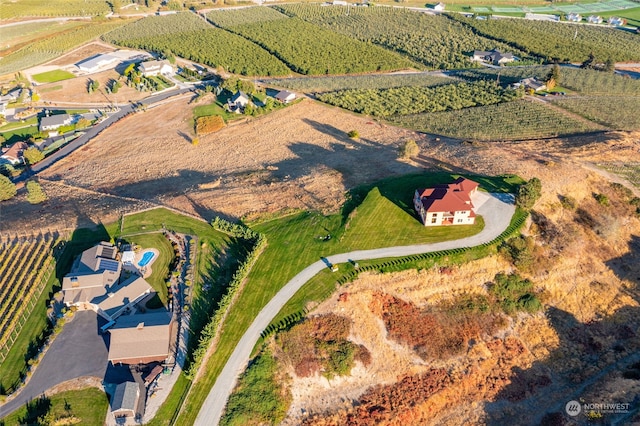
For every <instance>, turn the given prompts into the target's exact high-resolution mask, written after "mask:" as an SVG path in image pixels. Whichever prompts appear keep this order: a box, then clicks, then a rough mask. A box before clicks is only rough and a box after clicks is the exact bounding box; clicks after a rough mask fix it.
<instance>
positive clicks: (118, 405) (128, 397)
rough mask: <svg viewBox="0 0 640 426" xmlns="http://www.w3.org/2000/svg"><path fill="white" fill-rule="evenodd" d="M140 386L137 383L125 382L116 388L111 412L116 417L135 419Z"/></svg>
mask: <svg viewBox="0 0 640 426" xmlns="http://www.w3.org/2000/svg"><path fill="white" fill-rule="evenodd" d="M139 398H140V386H139V385H138V384H137V383H135V382H124V383H120V384H119V385H118V386H116V390H115V392H114V393H113V397H112V398H111V412H112V413H113V416H114V417H135V416H136V408H137V406H138V399H139Z"/></svg>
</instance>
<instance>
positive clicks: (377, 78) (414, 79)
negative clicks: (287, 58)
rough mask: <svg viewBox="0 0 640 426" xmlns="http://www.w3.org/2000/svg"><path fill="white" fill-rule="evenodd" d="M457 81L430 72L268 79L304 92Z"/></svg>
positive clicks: (427, 84)
mask: <svg viewBox="0 0 640 426" xmlns="http://www.w3.org/2000/svg"><path fill="white" fill-rule="evenodd" d="M453 82H455V80H452V79H450V78H448V77H442V76H434V75H429V74H422V73H419V74H418V73H416V74H394V75H348V76H335V77H294V78H281V79H272V80H268V83H269V84H273V85H275V86H281V87H285V88H287V89H291V90H298V91H302V92H316V93H318V92H331V91H334V90H346V89H390V88H392V87H435V86H442V85H444V84H451V83H453Z"/></svg>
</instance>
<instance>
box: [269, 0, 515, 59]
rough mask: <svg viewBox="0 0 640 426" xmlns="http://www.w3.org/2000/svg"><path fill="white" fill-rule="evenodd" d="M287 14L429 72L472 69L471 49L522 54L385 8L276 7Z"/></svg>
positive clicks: (438, 19)
mask: <svg viewBox="0 0 640 426" xmlns="http://www.w3.org/2000/svg"><path fill="white" fill-rule="evenodd" d="M275 8H276V9H278V10H280V11H282V12H283V13H285V14H287V15H290V16H297V17H299V18H301V19H304V20H305V21H307V22H311V23H313V24H317V25H320V26H322V27H325V28H328V29H331V30H333V31H336V32H338V33H341V34H345V35H348V36H351V37H354V38H357V39H358V40H361V41H364V42H366V43H373V44H376V45H379V46H383V47H385V48H387V49H390V50H393V51H396V52H399V53H401V54H403V55H405V56H407V57H409V58H410V59H412V60H413V61H416V62H419V63H421V64H423V65H424V66H426V67H428V68H433V69H451V68H469V67H473V66H476V65H475V64H474V63H472V62H470V61H469V57H468V56H467V55H468V54H470V53H471V52H473V51H474V50H480V49H493V48H499V49H501V50H503V51H512V52H513V53H514V54H516V55H517V56H520V57H524V56H526V55H524V54H523V52H520V51H519V50H516V49H514V48H513V47H511V46H509V45H506V44H504V43H500V42H497V41H494V40H489V39H488V38H485V37H482V36H479V35H476V34H474V32H473V31H472V29H471V28H469V27H465V26H464V25H462V24H460V23H458V22H455V21H452V20H451V19H448V18H447V17H445V16H432V15H427V14H424V13H415V12H412V11H407V10H404V9H392V8H387V7H350V8H349V9H347V8H344V7H322V6H320V5H305V4H290V5H282V6H276V7H275Z"/></svg>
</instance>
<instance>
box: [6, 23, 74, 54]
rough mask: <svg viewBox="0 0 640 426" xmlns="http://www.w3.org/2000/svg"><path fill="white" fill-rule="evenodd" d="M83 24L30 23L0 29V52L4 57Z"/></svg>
mask: <svg viewBox="0 0 640 426" xmlns="http://www.w3.org/2000/svg"><path fill="white" fill-rule="evenodd" d="M83 24H86V23H83V22H80V21H68V22H32V23H26V24H21V25H13V26H10V27H0V40H2V46H0V52H1V53H2V56H6V55H8V54H9V53H11V52H13V51H14V50H17V49H19V48H20V47H22V46H24V44H26V43H32V42H34V41H35V40H37V39H38V38H41V37H48V36H52V35H54V34H56V33H58V32H63V31H66V30H69V29H71V28H74V27H77V26H82V25H83Z"/></svg>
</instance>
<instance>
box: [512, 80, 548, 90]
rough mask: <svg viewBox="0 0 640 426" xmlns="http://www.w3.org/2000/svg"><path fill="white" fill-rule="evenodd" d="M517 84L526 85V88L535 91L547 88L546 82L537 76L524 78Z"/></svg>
mask: <svg viewBox="0 0 640 426" xmlns="http://www.w3.org/2000/svg"><path fill="white" fill-rule="evenodd" d="M517 85H519V86H524V87H525V88H526V89H532V90H533V91H534V92H539V91H540V90H545V89H546V88H547V85H546V84H544V83H543V82H542V81H540V80H538V79H537V78H535V77H529V78H525V79H522V80H520V81H519V82H518V83H517Z"/></svg>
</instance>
